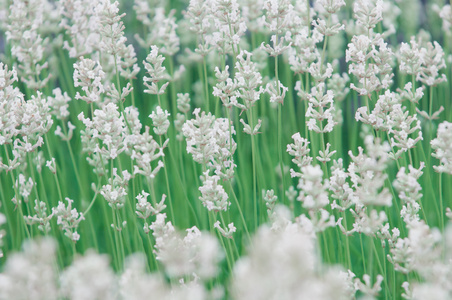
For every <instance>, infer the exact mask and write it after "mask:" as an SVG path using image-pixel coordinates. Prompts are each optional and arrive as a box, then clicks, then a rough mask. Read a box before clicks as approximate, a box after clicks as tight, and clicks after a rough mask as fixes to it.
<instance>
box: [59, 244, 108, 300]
mask: <svg viewBox="0 0 452 300" xmlns="http://www.w3.org/2000/svg"><path fill="white" fill-rule="evenodd" d="M116 286H117V279H116V276H115V274H114V273H113V271H112V270H111V268H110V266H109V259H108V257H107V256H106V255H99V254H96V253H94V252H93V251H87V253H85V255H84V256H82V257H77V258H76V259H75V260H74V262H73V263H72V265H70V266H69V267H68V268H66V269H65V270H64V271H63V273H62V274H61V277H60V290H61V294H62V296H64V297H68V298H69V299H73V300H82V299H86V300H107V299H114V298H115V296H114V295H115V294H116Z"/></svg>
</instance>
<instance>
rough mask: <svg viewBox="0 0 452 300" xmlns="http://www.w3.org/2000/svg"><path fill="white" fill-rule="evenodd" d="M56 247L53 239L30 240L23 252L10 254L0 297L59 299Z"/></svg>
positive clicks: (2, 278) (0, 285) (2, 277)
mask: <svg viewBox="0 0 452 300" xmlns="http://www.w3.org/2000/svg"><path fill="white" fill-rule="evenodd" d="M56 246H57V244H56V242H55V241H54V240H53V239H51V238H42V239H40V240H34V241H32V240H29V241H26V242H24V244H23V252H20V253H13V254H11V255H10V256H8V259H7V261H6V263H5V264H4V269H3V273H2V274H1V275H0V299H36V300H44V299H46V300H56V299H57V298H58V288H57V287H58V285H57V270H56V269H55V266H56V257H55V253H56Z"/></svg>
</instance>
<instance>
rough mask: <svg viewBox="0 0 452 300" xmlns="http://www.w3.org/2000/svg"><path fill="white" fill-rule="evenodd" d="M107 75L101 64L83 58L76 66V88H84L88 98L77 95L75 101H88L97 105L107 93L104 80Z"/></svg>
mask: <svg viewBox="0 0 452 300" xmlns="http://www.w3.org/2000/svg"><path fill="white" fill-rule="evenodd" d="M104 78H105V73H104V72H103V71H102V67H101V66H100V64H99V63H98V62H97V63H96V62H95V61H93V60H91V59H89V58H82V59H81V60H79V61H78V62H77V63H75V64H74V86H75V87H78V86H80V87H82V90H83V91H84V92H85V94H86V96H81V95H80V93H79V92H77V93H76V95H75V99H80V100H83V101H86V102H87V103H97V104H99V103H100V101H101V95H102V93H103V92H104V91H105V90H104V86H103V83H102V80H103V79H104Z"/></svg>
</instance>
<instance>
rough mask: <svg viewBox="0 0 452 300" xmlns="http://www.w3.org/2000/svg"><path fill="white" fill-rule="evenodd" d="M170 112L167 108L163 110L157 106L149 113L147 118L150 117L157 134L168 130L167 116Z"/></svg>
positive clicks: (162, 133)
mask: <svg viewBox="0 0 452 300" xmlns="http://www.w3.org/2000/svg"><path fill="white" fill-rule="evenodd" d="M169 116H170V114H169V113H168V111H167V110H165V111H163V109H162V108H161V107H160V106H157V107H156V108H155V110H154V111H152V114H150V115H149V118H151V119H152V125H154V132H155V134H157V135H164V134H166V132H167V131H168V127H169V125H170V122H169V120H168V117H169Z"/></svg>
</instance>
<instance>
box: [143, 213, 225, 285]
mask: <svg viewBox="0 0 452 300" xmlns="http://www.w3.org/2000/svg"><path fill="white" fill-rule="evenodd" d="M165 218H166V215H165V214H158V215H157V217H156V221H155V222H153V223H152V225H151V226H150V228H151V230H152V231H153V235H154V237H155V240H156V243H155V249H156V250H155V252H156V258H157V260H158V261H160V262H161V263H162V264H163V266H164V268H165V272H166V274H167V275H168V276H169V277H171V278H175V279H178V278H181V277H183V276H195V277H196V276H197V277H200V278H201V279H210V278H212V277H214V276H216V275H217V273H218V271H219V269H218V263H219V262H220V261H221V259H222V257H223V254H222V252H221V250H220V247H219V245H218V241H217V239H215V238H214V237H212V236H210V235H209V234H208V233H204V232H203V233H202V232H201V231H199V229H198V228H196V226H195V227H192V228H189V229H187V230H186V231H187V234H186V236H185V237H184V238H182V236H181V234H180V233H179V232H177V231H176V230H175V229H174V227H173V225H172V224H171V222H167V223H165Z"/></svg>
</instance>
